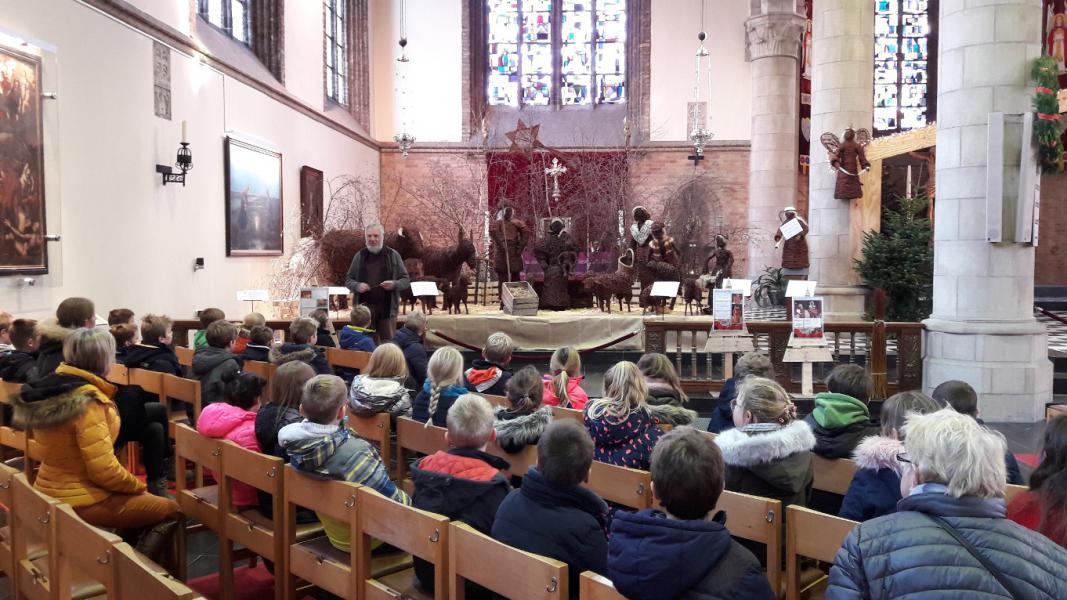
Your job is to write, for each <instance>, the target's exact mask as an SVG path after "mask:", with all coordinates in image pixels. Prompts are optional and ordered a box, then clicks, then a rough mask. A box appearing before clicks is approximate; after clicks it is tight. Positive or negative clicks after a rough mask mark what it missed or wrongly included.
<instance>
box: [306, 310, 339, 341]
mask: <svg viewBox="0 0 1067 600" xmlns="http://www.w3.org/2000/svg"><path fill="white" fill-rule="evenodd" d="M308 318H309V319H311V320H312V321H315V324H316V325H318V329H317V330H316V332H315V345H316V346H322V347H323V348H336V347H337V342H336V341H334V339H333V334H334V330H333V322H332V321H330V313H328V312H326V309H325V308H317V309H315V310H313V311H311V314H309V315H308Z"/></svg>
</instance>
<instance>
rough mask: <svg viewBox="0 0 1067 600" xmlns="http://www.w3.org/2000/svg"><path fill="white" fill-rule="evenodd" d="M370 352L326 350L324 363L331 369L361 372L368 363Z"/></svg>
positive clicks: (338, 349)
mask: <svg viewBox="0 0 1067 600" xmlns="http://www.w3.org/2000/svg"><path fill="white" fill-rule="evenodd" d="M370 355H371V353H370V352H361V351H359V350H342V349H340V348H326V362H327V363H329V365H330V368H331V369H336V368H338V367H340V368H342V369H355V370H357V371H360V372H363V371H364V370H365V369H366V368H367V364H368V363H369V362H370Z"/></svg>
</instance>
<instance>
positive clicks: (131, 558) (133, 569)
mask: <svg viewBox="0 0 1067 600" xmlns="http://www.w3.org/2000/svg"><path fill="white" fill-rule="evenodd" d="M115 565H116V569H117V570H118V596H117V597H119V598H124V599H125V598H150V599H151V600H187V599H191V598H203V596H200V595H199V594H197V593H196V592H194V591H193V590H191V589H189V588H188V587H187V586H186V585H185V584H183V583H182V582H180V581H178V580H177V579H175V578H173V577H171V576H170V574H168V573H165V572H160V571H158V570H156V569H155V566H156V565H153V564H151V563H149V562H147V561H146V559H145V558H144V557H143V556H141V555H139V554H137V552H136V551H134V549H133V548H132V547H131V546H130V545H129V544H119V545H118V546H116V547H115Z"/></svg>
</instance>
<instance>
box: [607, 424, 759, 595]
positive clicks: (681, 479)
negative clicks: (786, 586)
mask: <svg viewBox="0 0 1067 600" xmlns="http://www.w3.org/2000/svg"><path fill="white" fill-rule="evenodd" d="M651 469H652V493H653V495H654V496H655V498H656V499H657V500H659V501H660V503H661V504H662V505H663V508H664V509H666V512H665V513H664V512H661V511H659V510H656V509H647V510H643V511H641V512H637V513H628V512H623V511H619V512H617V513H616V514H615V518H614V520H613V521H612V524H611V537H610V538H609V541H608V577H610V578H611V581H612V583H614V584H615V589H616V590H618V591H619V593H620V594H622V595H623V596H625V597H627V598H629V599H630V600H658V599H661V598H664V599H665V598H679V599H681V598H685V599H690V600H697V599H701V598H746V599H752V600H764V599H765V600H771V599H773V598H775V597H776V596H775V594H774V592H773V591H772V590H771V586H770V583H769V582H768V581H767V578H766V577H765V576H764V575H763V571H762V570H761V568H760V563H759V561H758V560H757V559H756V557H755V556H754V555H753V554H752V553H751V552H749V551H748V550H747V549H745V547H744V546H742V545H741V544H739V543H737V542H735V541H734V540H733V539H732V538H731V537H730V531H729V530H727V529H726V515H725V513H723V512H722V511H720V512H718V513H717V514H715V515H714V516H712V515H711V514H710V513H711V511H712V510H713V509H714V508H715V505H716V504H717V503H718V501H719V496H720V495H721V494H722V490H723V486H724V481H725V473H726V466H725V464H724V462H723V458H722V452H721V451H720V450H719V448H718V446H716V444H715V441H714V440H713V439H712V437H711V436H709V435H707V434H706V433H703V432H700V431H697V430H696V429H694V428H692V427H689V426H682V427H678V428H676V429H674V430H672V431H671V432H670V433H668V434H666V435H664V436H663V437H662V438H660V440H659V442H658V443H657V444H656V448H655V450H654V451H653V452H652V467H651Z"/></svg>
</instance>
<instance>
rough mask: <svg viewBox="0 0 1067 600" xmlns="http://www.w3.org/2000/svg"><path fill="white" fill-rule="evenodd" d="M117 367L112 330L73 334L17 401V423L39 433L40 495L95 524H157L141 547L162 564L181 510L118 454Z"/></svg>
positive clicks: (137, 527)
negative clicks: (111, 378) (55, 362)
mask: <svg viewBox="0 0 1067 600" xmlns="http://www.w3.org/2000/svg"><path fill="white" fill-rule="evenodd" d="M114 363H115V338H113V337H112V336H111V334H110V333H109V332H108V331H107V330H94V329H87V328H82V329H76V330H73V331H71V332H70V333H69V334H68V335H67V337H66V338H65V339H64V341H63V362H61V363H60V364H59V366H58V367H56V369H55V371H54V372H52V373H48V374H45V375H44V376H43V377H40V378H38V379H35V380H33V381H31V382H30V383H27V384H25V385H23V386H22V391H21V393H20V394H19V395H18V396H14V397H13V398H12V404H13V405H14V419H15V424H16V425H17V426H18V427H19V428H26V429H33V437H34V439H35V440H36V441H37V443H38V444H39V445H40V447H41V455H40V459H41V467H40V470H39V471H38V473H37V479H36V481H35V482H34V484H33V486H34V487H35V488H37V490H38V491H40V492H42V493H44V494H47V495H49V496H52V497H53V498H56V499H57V500H60V501H62V502H65V503H67V504H69V505H70V506H71V507H73V508H74V512H76V513H78V516H79V517H81V518H82V519H84V520H85V521H86V522H88V523H90V524H92V525H96V526H97V527H107V528H114V529H120V530H143V529H144V528H148V527H153V526H154V527H153V529H152V532H154V533H155V535H147V534H146V535H144V536H143V537H142V538H141V540H142V541H141V543H140V544H139V548H138V549H139V550H141V551H142V552H144V553H145V554H148V555H150V556H151V557H152V558H154V559H159V558H160V557H161V556H160V553H161V552H162V551H163V550H165V549H166V548H167V542H169V539H170V537H171V535H172V534H173V533H174V531H175V530H176V527H177V520H176V519H177V517H178V516H179V514H180V509H179V507H178V504H177V503H176V502H174V501H173V500H171V499H169V498H163V497H160V496H154V495H152V494H149V493H147V491H146V487H145V483H144V482H143V481H140V480H139V479H137V477H135V476H134V475H133V473H130V472H129V471H127V470H126V468H125V467H123V466H122V463H120V462H119V460H118V458H117V457H116V456H115V437H116V436H117V435H118V433H119V414H118V409H117V408H116V407H115V403H114V402H113V401H112V398H113V397H114V396H115V391H116V389H115V386H114V385H112V384H111V383H108V381H107V380H106V379H104V377H105V376H106V374H107V372H108V371H109V370H111V367H112V365H114ZM149 545H150V547H147V546H149Z"/></svg>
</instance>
